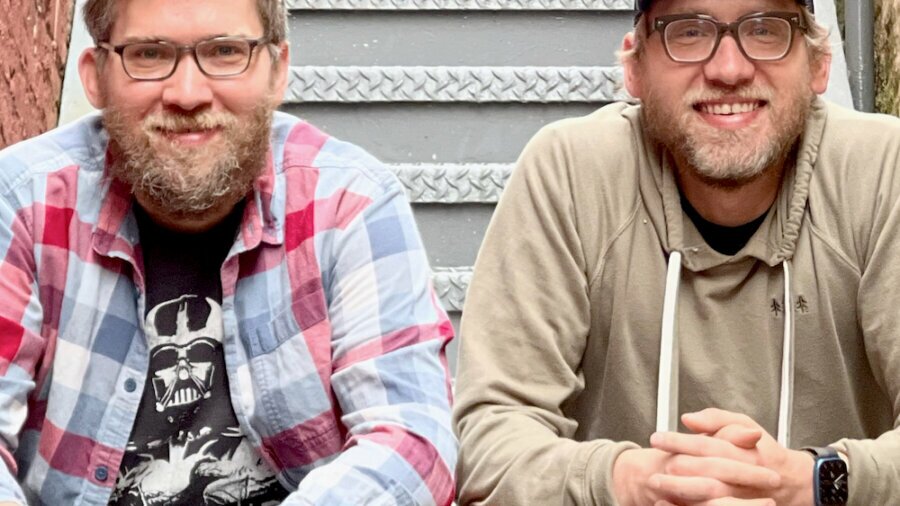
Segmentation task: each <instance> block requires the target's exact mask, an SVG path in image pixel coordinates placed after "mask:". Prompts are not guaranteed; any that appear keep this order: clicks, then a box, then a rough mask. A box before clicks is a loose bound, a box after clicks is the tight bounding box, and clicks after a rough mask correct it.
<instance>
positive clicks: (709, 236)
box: [681, 195, 769, 256]
mask: <svg viewBox="0 0 900 506" xmlns="http://www.w3.org/2000/svg"><path fill="white" fill-rule="evenodd" d="M681 209H682V210H683V211H684V213H685V214H687V215H688V218H690V219H691V222H693V223H694V226H695V227H697V231H698V232H700V235H701V236H702V237H703V240H704V241H706V244H709V246H710V247H711V248H712V249H714V250H716V251H718V252H719V253H721V254H723V255H729V256H731V255H734V254H735V253H737V252H738V251H740V250H741V248H743V247H744V246H745V245H746V244H747V243H748V242H749V241H750V238H751V237H753V234H754V233H756V230H757V229H759V226H760V225H762V222H763V221H764V220H765V219H766V214H768V213H769V210H768V209H766V210H765V212H763V213H762V214H761V215H759V216H758V217H756V218H754V219H753V220H752V221H750V222H748V223H744V224H743V225H738V226H736V227H728V226H725V225H719V224H716V223H713V222H711V221H709V220H706V219H704V218H703V216H700V213H698V212H697V210H696V209H694V207H693V206H692V205H691V203H690V202H688V199H686V198H685V197H684V195H681Z"/></svg>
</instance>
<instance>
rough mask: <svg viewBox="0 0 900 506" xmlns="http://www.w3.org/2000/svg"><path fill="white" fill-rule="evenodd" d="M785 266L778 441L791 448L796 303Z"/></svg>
mask: <svg viewBox="0 0 900 506" xmlns="http://www.w3.org/2000/svg"><path fill="white" fill-rule="evenodd" d="M781 265H783V266H784V335H783V337H782V343H781V345H782V351H781V394H780V395H779V398H780V400H779V403H778V437H777V439H778V443H779V444H780V445H781V446H783V447H785V448H790V442H791V417H792V415H793V412H792V409H793V405H794V304H793V298H792V297H791V268H790V262H788V260H787V259H785V260H784V261H783V262H782V263H781Z"/></svg>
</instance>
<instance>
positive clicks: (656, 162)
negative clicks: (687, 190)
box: [622, 98, 827, 272]
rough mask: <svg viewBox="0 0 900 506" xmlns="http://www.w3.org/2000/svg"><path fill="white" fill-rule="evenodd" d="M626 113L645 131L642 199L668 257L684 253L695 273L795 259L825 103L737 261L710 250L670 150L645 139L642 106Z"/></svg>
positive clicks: (812, 116) (816, 107)
mask: <svg viewBox="0 0 900 506" xmlns="http://www.w3.org/2000/svg"><path fill="white" fill-rule="evenodd" d="M622 114H623V116H625V117H626V118H627V119H628V120H629V121H630V122H631V123H632V125H633V126H634V129H633V131H634V132H640V133H638V134H637V135H638V138H637V139H636V144H637V145H638V147H639V149H638V150H637V151H638V163H639V166H640V167H641V174H640V177H639V181H640V182H639V184H640V187H641V188H640V193H641V198H642V199H643V200H644V202H645V204H646V207H647V209H648V213H649V215H650V220H651V222H652V224H653V226H654V227H655V228H656V232H657V234H658V236H659V237H660V238H662V240H663V247H664V248H665V252H666V254H667V255H668V254H669V253H671V252H672V251H679V252H681V253H682V255H683V259H682V262H683V266H684V268H686V269H690V270H691V271H694V272H699V271H703V270H706V269H710V268H713V267H717V266H719V265H723V264H725V263H730V262H737V261H742V260H744V259H746V258H755V259H757V260H759V261H761V262H764V263H765V264H767V265H768V266H770V267H775V266H777V265H778V264H780V263H781V262H782V261H784V260H790V259H791V258H792V257H793V255H794V249H795V248H796V244H797V238H798V237H799V233H800V225H801V224H802V222H803V219H804V214H805V212H806V204H807V199H808V197H809V187H810V181H811V179H812V176H813V172H814V168H815V163H816V159H817V157H818V153H819V143H820V142H821V139H822V133H823V129H824V127H825V121H826V118H827V106H826V104H825V102H824V101H823V100H822V99H821V98H816V99H815V100H814V102H813V104H812V107H811V108H810V112H809V115H808V117H807V122H806V127H805V129H804V132H803V134H802V135H801V138H800V140H799V143H798V147H797V151H796V157H795V158H796V159H795V164H794V166H793V167H788V168H787V169H786V170H785V173H784V176H783V180H782V185H781V189H780V190H779V192H778V196H777V197H776V199H775V202H774V204H773V205H772V208H771V209H770V210H769V212H768V214H767V216H766V218H765V220H764V221H763V223H762V225H760V227H759V229H758V230H757V231H756V233H755V234H754V235H753V237H751V239H750V241H749V242H748V243H747V244H746V245H745V246H744V247H743V248H742V249H741V251H739V252H738V253H737V254H736V255H734V256H728V255H723V254H721V253H719V252H717V251H715V250H714V249H712V248H711V247H709V246H708V245H707V244H706V242H705V241H704V240H703V238H702V237H701V236H700V234H699V233H698V232H697V230H696V228H695V227H694V225H693V223H692V222H691V221H690V219H689V218H688V217H687V216H685V214H684V212H683V211H682V208H681V197H680V194H679V191H678V184H677V182H676V179H675V172H674V163H673V162H672V159H671V156H670V155H669V154H668V152H667V151H666V150H665V149H664V148H661V147H659V146H657V145H656V144H655V143H653V142H651V141H650V140H649V139H648V138H647V137H646V135H643V134H642V132H643V128H642V126H641V122H642V118H641V114H640V106H635V107H629V108H626V109H625V110H624V111H623V112H622Z"/></svg>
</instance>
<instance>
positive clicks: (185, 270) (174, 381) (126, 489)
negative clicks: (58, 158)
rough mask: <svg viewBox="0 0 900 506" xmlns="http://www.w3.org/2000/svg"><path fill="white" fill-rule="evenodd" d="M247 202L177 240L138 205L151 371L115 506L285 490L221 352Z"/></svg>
mask: <svg viewBox="0 0 900 506" xmlns="http://www.w3.org/2000/svg"><path fill="white" fill-rule="evenodd" d="M242 211H243V206H238V208H237V209H235V210H234V211H233V212H232V213H231V215H230V216H229V217H228V218H227V219H226V220H225V221H223V222H222V223H221V224H219V225H217V226H216V227H215V228H213V229H212V230H209V231H207V232H204V233H202V234H180V233H177V232H173V231H170V230H167V229H165V228H162V227H160V226H158V225H156V224H155V223H154V222H153V221H152V220H151V219H150V218H149V217H148V216H147V215H146V213H145V212H144V211H143V210H141V209H139V208H136V209H135V214H136V216H137V221H138V228H139V230H140V235H141V241H140V242H141V248H142V252H143V257H144V273H145V286H146V291H147V293H146V300H147V306H146V307H147V314H146V322H145V323H146V324H145V329H146V332H145V334H146V337H147V343H148V347H149V348H150V367H149V371H148V373H147V381H146V384H145V387H144V394H143V398H142V399H141V405H140V408H139V409H138V414H137V419H136V420H135V424H134V428H133V429H132V433H131V438H130V440H129V443H128V447H127V448H126V451H125V455H124V457H123V459H122V465H121V468H120V470H119V477H118V479H117V480H116V486H115V489H114V491H113V494H112V498H111V499H110V504H112V505H122V506H125V505H129V506H130V505H151V504H152V505H157V504H159V505H162V504H165V505H213V504H215V505H221V504H241V505H256V506H262V505H274V504H280V502H281V500H283V499H284V498H285V496H286V495H287V491H286V490H285V489H284V488H283V487H282V486H281V485H280V484H279V483H278V481H277V480H276V479H275V475H274V473H273V471H272V470H271V469H270V468H269V467H268V465H266V463H265V462H264V461H262V459H261V458H260V457H259V454H258V452H257V451H256V450H255V449H254V448H253V447H252V446H251V445H250V443H249V442H248V441H247V440H246V438H245V437H244V435H243V433H242V432H241V429H240V427H239V426H238V423H237V418H236V417H235V415H234V408H233V407H232V404H231V397H230V394H229V388H228V378H227V376H226V373H225V359H224V355H223V350H222V335H223V326H222V309H221V303H222V284H221V278H220V269H221V266H222V262H223V261H224V260H225V257H226V255H227V253H228V250H229V249H230V248H231V245H232V243H233V242H234V237H235V234H236V233H237V227H238V224H239V222H240V217H241V214H242Z"/></svg>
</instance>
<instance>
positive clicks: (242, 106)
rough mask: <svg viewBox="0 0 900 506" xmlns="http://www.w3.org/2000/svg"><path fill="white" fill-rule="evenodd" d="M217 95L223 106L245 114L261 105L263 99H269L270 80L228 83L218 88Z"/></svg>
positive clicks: (236, 112) (234, 112)
mask: <svg viewBox="0 0 900 506" xmlns="http://www.w3.org/2000/svg"><path fill="white" fill-rule="evenodd" d="M216 96H217V97H218V98H219V100H220V101H221V103H222V106H223V107H224V108H225V109H226V110H228V111H231V112H232V113H233V114H243V113H246V112H249V111H252V110H254V109H256V108H257V107H259V105H260V104H261V103H262V102H263V101H267V100H269V96H270V89H269V86H268V82H267V81H266V82H262V83H260V82H257V81H254V82H252V83H242V84H239V83H233V84H232V83H227V85H226V86H222V87H220V88H219V89H218V90H216Z"/></svg>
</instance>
